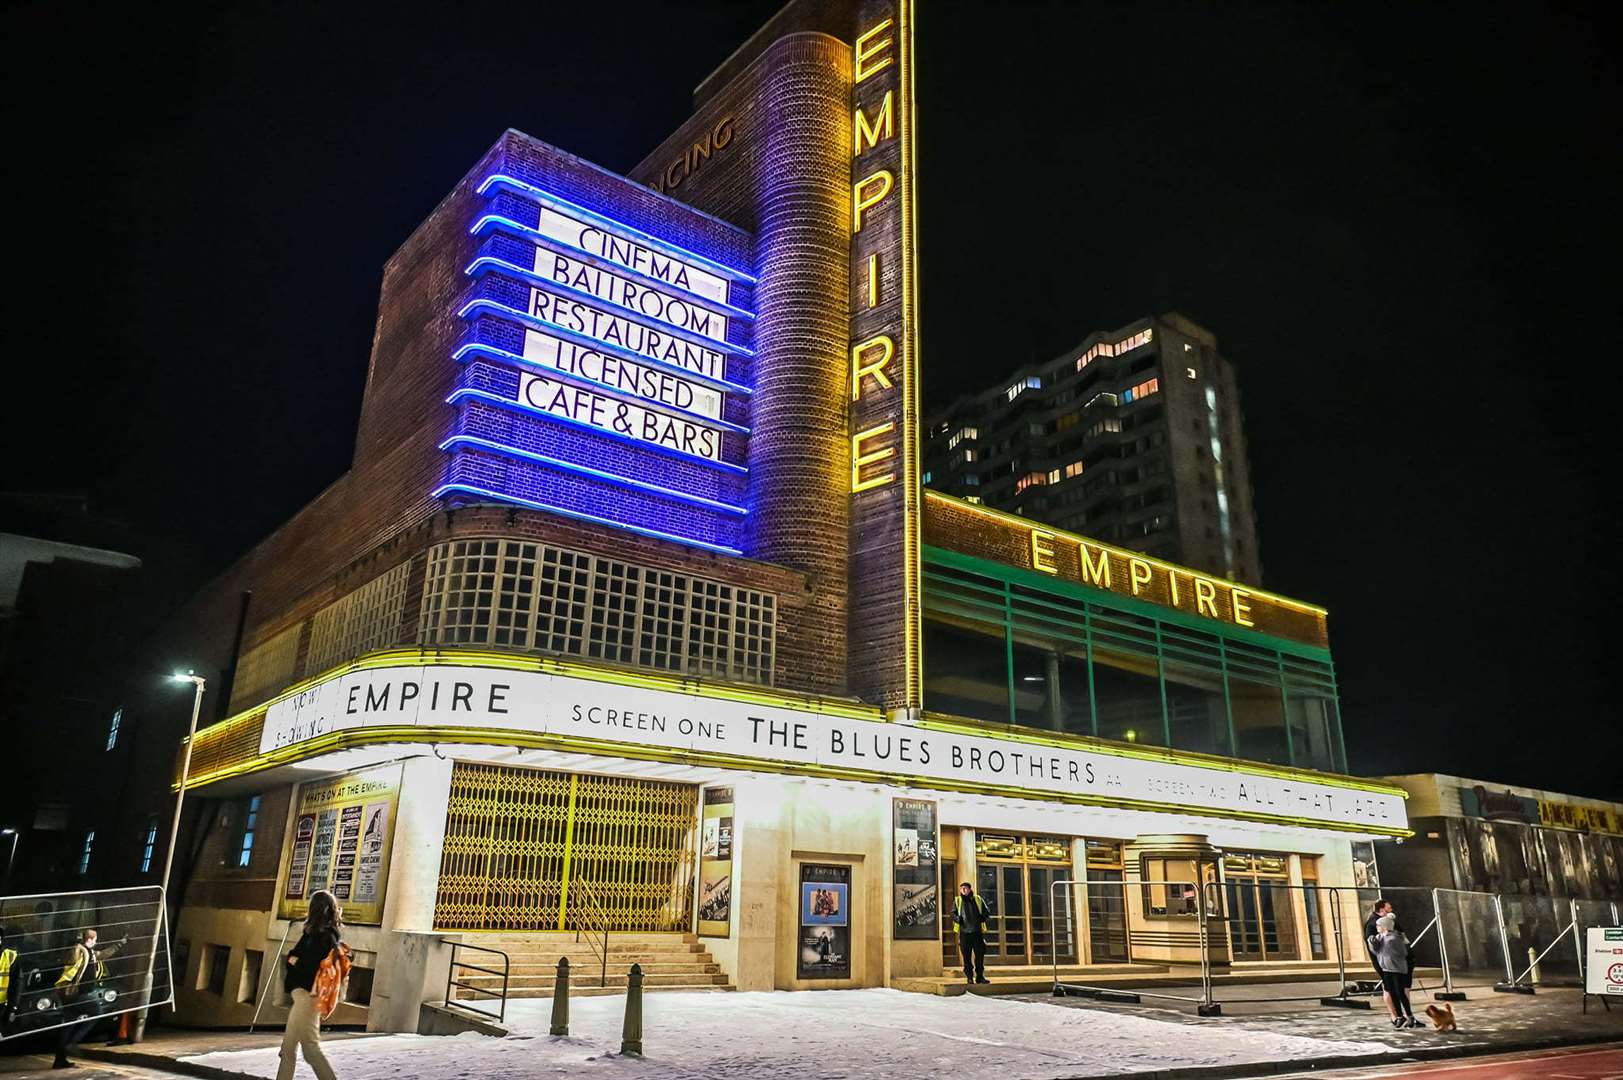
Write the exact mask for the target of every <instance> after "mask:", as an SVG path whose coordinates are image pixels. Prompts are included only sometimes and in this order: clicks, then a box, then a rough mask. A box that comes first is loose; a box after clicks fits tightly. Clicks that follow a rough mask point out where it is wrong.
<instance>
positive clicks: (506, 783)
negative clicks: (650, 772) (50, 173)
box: [434, 761, 699, 932]
mask: <svg viewBox="0 0 1623 1080" xmlns="http://www.w3.org/2000/svg"><path fill="white" fill-rule="evenodd" d="M698 799H699V789H698V787H697V786H695V785H692V784H672V783H666V782H663V781H659V780H642V779H634V778H631V777H619V776H599V775H595V774H592V773H562V772H550V771H547V770H543V769H529V768H521V767H516V766H507V765H486V764H480V763H474V762H463V761H459V762H457V763H456V765H455V767H454V768H453V769H452V772H451V792H450V798H449V799H448V801H447V804H446V812H445V846H444V849H443V852H442V854H441V857H440V878H439V891H438V895H437V897H436V901H435V905H434V925H435V926H436V927H437V928H439V929H442V930H510V931H511V930H574V929H590V928H595V929H604V928H607V929H610V930H622V931H639V930H640V931H661V932H671V931H683V930H686V929H688V926H689V919H690V917H691V915H692V904H693V871H694V864H695V861H696V856H697V851H696V850H695V839H696V838H695V832H696V829H695V825H696V824H697V816H698Z"/></svg>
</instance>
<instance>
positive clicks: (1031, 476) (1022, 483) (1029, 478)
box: [1014, 472, 1048, 512]
mask: <svg viewBox="0 0 1623 1080" xmlns="http://www.w3.org/2000/svg"><path fill="white" fill-rule="evenodd" d="M1047 482H1048V477H1047V475H1046V474H1044V473H1040V472H1034V473H1027V474H1026V475H1024V476H1022V477H1021V478H1020V479H1018V480H1016V481H1015V482H1014V493H1015V494H1016V495H1018V494H1020V493H1021V492H1022V491H1024V490H1026V489H1027V488H1028V487H1035V486H1036V485H1038V484H1044V483H1047ZM1017 512H1018V511H1017Z"/></svg>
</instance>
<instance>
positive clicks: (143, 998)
mask: <svg viewBox="0 0 1623 1080" xmlns="http://www.w3.org/2000/svg"><path fill="white" fill-rule="evenodd" d="M0 929H3V930H4V933H5V941H4V943H3V944H0V949H3V950H4V951H5V952H6V953H9V954H11V955H10V956H9V957H7V958H6V959H7V960H8V961H9V963H8V964H7V965H6V967H7V970H6V998H5V1002H4V1003H3V1004H0V1041H4V1040H6V1039H13V1038H16V1037H18V1036H21V1035H33V1034H36V1033H38V1032H42V1031H50V1030H52V1029H54V1028H60V1027H65V1026H67V1025H70V1024H85V1025H87V1026H88V1025H91V1024H94V1023H96V1022H97V1021H98V1020H101V1019H103V1018H105V1017H112V1016H118V1015H121V1014H123V1013H130V1012H139V1011H141V1010H143V1009H147V1008H151V1007H154V1006H158V1005H167V1004H171V1003H172V1002H173V1001H174V999H175V993H174V982H173V980H172V978H171V977H170V956H169V934H168V919H167V915H166V912H165V906H164V894H163V890H162V889H160V888H158V887H157V886H141V887H139V888H130V889H101V890H92V891H87V892H67V893H34V894H30V895H27V896H7V897H0ZM88 930H95V931H96V934H97V941H96V955H95V957H94V958H93V959H92V960H91V962H90V963H89V965H88V966H87V967H86V969H85V970H84V971H83V972H81V973H80V974H79V976H78V978H77V979H74V978H72V977H71V976H69V975H68V974H67V972H68V971H69V970H70V969H71V967H72V965H73V962H74V957H75V955H76V953H77V949H76V948H75V946H76V945H78V944H80V943H82V942H83V941H84V938H85V933H86V931H88Z"/></svg>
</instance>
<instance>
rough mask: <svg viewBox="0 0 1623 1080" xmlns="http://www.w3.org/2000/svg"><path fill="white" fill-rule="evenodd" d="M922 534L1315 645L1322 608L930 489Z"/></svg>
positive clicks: (1324, 639) (1323, 634) (936, 543)
mask: <svg viewBox="0 0 1623 1080" xmlns="http://www.w3.org/2000/svg"><path fill="white" fill-rule="evenodd" d="M925 511H926V512H925V515H924V533H925V541H926V542H927V543H929V544H930V545H931V546H933V547H938V548H944V549H946V550H949V551H957V552H961V553H962V554H965V555H971V556H974V557H976V558H982V559H989V560H992V561H994V562H999V563H1004V564H1007V565H1011V566H1018V567H1023V568H1025V569H1029V570H1033V571H1035V572H1037V573H1039V574H1044V575H1047V576H1049V577H1053V578H1056V579H1059V580H1063V581H1070V582H1074V583H1075V584H1078V585H1086V586H1089V587H1091V588H1095V589H1104V590H1105V591H1107V592H1112V593H1115V594H1117V595H1118V596H1126V597H1131V598H1133V599H1136V600H1142V601H1144V602H1145V603H1150V604H1158V605H1161V606H1163V607H1170V608H1175V609H1177V610H1179V611H1183V612H1185V613H1187V614H1190V615H1196V616H1200V617H1201V618H1207V619H1215V620H1217V621H1219V622H1225V623H1229V624H1231V625H1233V626H1239V627H1243V628H1245V629H1248V630H1257V631H1259V632H1261V633H1266V634H1272V635H1274V636H1276V637H1283V638H1288V639H1290V640H1293V641H1299V642H1302V643H1303V644H1307V645H1316V646H1318V647H1320V648H1324V647H1327V646H1328V644H1329V637H1328V631H1327V629H1326V625H1325V610H1324V609H1323V608H1321V607H1315V606H1314V605H1312V604H1304V603H1302V602H1300V601H1297V600H1291V599H1289V598H1287V597H1283V596H1276V595H1275V594H1273V593H1269V592H1264V591H1262V590H1261V589H1257V588H1253V587H1251V586H1248V585H1244V584H1242V583H1240V582H1237V581H1230V580H1228V579H1226V578H1221V577H1214V576H1211V575H1208V574H1203V573H1201V572H1200V571H1198V570H1193V569H1190V568H1189V567H1187V566H1178V565H1175V564H1173V563H1169V562H1164V561H1162V560H1160V559H1155V558H1151V557H1150V556H1148V555H1142V554H1140V553H1138V552H1136V551H1128V550H1126V549H1124V548H1118V547H1112V546H1111V545H1109V544H1101V543H1099V542H1098V541H1097V540H1091V539H1088V538H1087V537H1083V536H1078V535H1076V534H1074V533H1068V532H1063V531H1061V530H1058V529H1051V528H1048V527H1047V526H1044V525H1041V524H1038V523H1036V522H1032V521H1027V520H1026V519H1024V518H1021V517H1016V516H1015V515H1013V514H1006V513H1003V512H1002V511H998V510H992V509H989V508H987V507H984V506H977V505H975V504H973V503H969V502H965V501H963V500H961V499H955V498H953V497H951V496H950V495H943V494H941V493H939V492H935V491H930V492H926V493H925Z"/></svg>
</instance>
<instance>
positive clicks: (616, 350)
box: [457, 297, 750, 394]
mask: <svg viewBox="0 0 1623 1080" xmlns="http://www.w3.org/2000/svg"><path fill="white" fill-rule="evenodd" d="M473 312H489V313H490V314H492V315H496V316H499V317H500V318H503V319H512V320H513V321H514V322H520V323H523V324H524V325H525V326H533V327H534V328H535V329H537V330H543V331H545V332H546V333H549V334H555V335H556V336H558V337H561V338H563V339H564V340H565V341H570V342H573V343H574V344H576V345H584V346H585V347H586V348H588V349H596V350H597V351H599V352H607V353H613V354H614V355H615V356H619V357H623V358H625V359H627V360H630V361H632V362H634V363H638V364H644V365H646V366H648V367H657V368H659V369H661V370H663V371H668V372H670V373H671V374H673V375H680V376H681V377H682V378H684V379H688V380H690V381H692V382H697V383H703V384H704V385H706V386H708V387H711V388H712V389H716V390H725V391H727V392H728V393H731V394H747V393H749V392H750V388H749V387H747V386H745V385H743V384H742V383H735V382H729V381H728V380H726V379H718V378H716V377H715V376H714V375H706V374H704V373H702V372H698V371H692V370H690V369H688V368H685V367H683V366H682V365H680V364H673V363H671V362H670V361H669V360H661V359H659V358H658V357H654V356H645V355H644V354H642V353H640V352H635V351H633V350H631V349H628V348H626V347H625V346H623V345H616V344H614V343H613V342H612V341H604V340H603V339H601V338H595V337H592V336H591V335H590V334H582V333H581V332H580V331H578V330H571V329H569V327H567V326H559V325H558V324H557V323H555V322H549V321H548V320H546V319H543V318H540V317H538V316H535V315H531V314H530V313H529V312H527V311H520V310H519V309H518V308H516V307H508V306H507V305H506V304H503V303H501V302H499V301H496V300H486V299H485V298H484V297H480V298H479V299H477V300H470V301H468V302H467V303H466V304H464V305H463V306H462V310H461V311H459V312H457V316H458V317H459V318H463V319H466V318H468V316H469V314H470V313H473Z"/></svg>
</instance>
